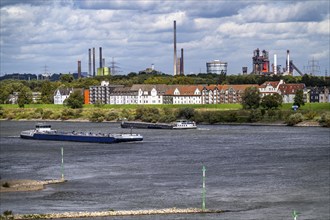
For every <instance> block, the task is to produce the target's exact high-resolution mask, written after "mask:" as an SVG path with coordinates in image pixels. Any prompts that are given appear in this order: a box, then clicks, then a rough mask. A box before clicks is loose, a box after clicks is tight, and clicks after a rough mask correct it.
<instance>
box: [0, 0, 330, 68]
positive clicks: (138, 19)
mask: <svg viewBox="0 0 330 220" xmlns="http://www.w3.org/2000/svg"><path fill="white" fill-rule="evenodd" d="M39 3H40V1H34V0H28V1H26V2H22V1H19V3H17V1H16V2H15V1H14V2H12V1H6V0H3V1H1V14H0V16H1V20H0V22H1V39H0V45H1V61H0V62H1V63H0V64H1V74H3V73H5V72H6V73H11V72H36V73H38V72H40V71H41V68H40V66H43V65H45V62H47V65H48V66H50V69H51V70H52V72H68V71H72V70H75V69H76V61H77V60H78V59H81V60H82V62H83V63H82V66H83V71H87V60H88V57H87V56H88V53H87V51H88V48H92V47H95V48H96V49H97V50H98V47H99V46H102V47H103V57H104V58H106V60H107V62H108V63H109V61H110V60H111V59H112V57H115V59H117V61H118V62H120V65H121V67H122V69H123V70H125V72H124V73H128V72H131V71H135V72H137V71H139V70H142V69H145V68H146V67H149V66H150V64H151V63H154V64H155V66H156V68H158V69H159V70H161V71H163V72H166V73H171V72H172V66H173V63H172V62H173V30H172V29H173V20H176V21H177V42H178V45H177V48H178V50H179V49H180V48H184V50H185V65H186V67H185V70H186V71H187V73H189V72H199V71H200V69H201V70H202V72H204V71H205V62H206V61H209V60H212V59H221V60H224V61H226V62H228V68H229V73H239V72H241V67H242V66H252V64H251V57H252V53H253V50H254V49H256V48H260V49H265V50H268V51H270V53H274V52H276V53H279V54H282V53H283V54H285V53H286V49H290V50H291V51H292V53H293V57H294V59H295V63H296V64H297V63H298V64H299V65H301V66H303V65H307V63H306V62H307V60H308V59H309V58H310V56H311V55H313V56H314V57H315V58H316V57H317V58H318V59H320V63H322V64H324V65H325V66H324V68H327V69H329V64H328V63H327V62H326V61H327V60H328V59H329V7H327V6H329V2H328V1H323V0H316V1H313V2H311V1H258V4H255V2H251V1H188V0H186V1H160V0H159V1H149V0H145V1H120V0H116V1H102V0H96V1H92V0H81V1H77V0H70V1H61V0H54V1H44V2H42V4H39ZM96 54H97V57H98V53H96ZM178 54H179V51H178ZM298 54H299V55H298ZM294 55H296V56H294ZM97 59H98V58H97ZM15 62H19V63H20V65H12V64H13V63H15ZM298 64H297V65H298ZM84 68H85V69H84Z"/></svg>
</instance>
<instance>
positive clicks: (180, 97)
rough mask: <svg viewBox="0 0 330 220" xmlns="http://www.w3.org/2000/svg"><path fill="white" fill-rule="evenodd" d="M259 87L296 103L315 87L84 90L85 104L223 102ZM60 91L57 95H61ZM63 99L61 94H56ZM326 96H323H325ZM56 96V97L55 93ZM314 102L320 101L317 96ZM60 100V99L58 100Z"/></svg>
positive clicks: (158, 86)
mask: <svg viewBox="0 0 330 220" xmlns="http://www.w3.org/2000/svg"><path fill="white" fill-rule="evenodd" d="M248 87H256V88H258V89H259V91H260V94H261V96H262V97H263V96H265V95H271V94H274V93H278V94H280V95H281V96H282V97H283V103H293V100H294V96H295V93H296V92H297V91H298V90H303V91H304V97H305V99H306V102H309V101H312V99H311V98H312V94H313V93H312V92H311V89H307V88H306V87H305V84H302V83H298V84H286V83H285V82H284V81H282V80H281V81H276V82H265V83H263V84H262V85H257V84H248V85H246V84H244V85H165V84H155V85H150V84H134V85H133V86H130V87H125V86H123V85H111V84H109V82H102V83H101V85H99V86H91V87H90V88H89V90H85V91H84V97H85V104H96V103H102V104H114V105H116V104H221V103H241V102H242V95H243V93H244V90H245V89H246V88H248ZM58 95H59V94H58V92H57V96H58ZM319 97H321V98H320V99H319V100H318V101H317V102H330V96H329V89H328V88H324V90H323V92H322V93H321V95H319ZM56 99H57V100H59V98H58V97H57V98H56ZM321 99H322V100H321ZM54 100H55V97H54ZM312 102H316V101H315V99H313V101H312ZM58 104H60V103H58Z"/></svg>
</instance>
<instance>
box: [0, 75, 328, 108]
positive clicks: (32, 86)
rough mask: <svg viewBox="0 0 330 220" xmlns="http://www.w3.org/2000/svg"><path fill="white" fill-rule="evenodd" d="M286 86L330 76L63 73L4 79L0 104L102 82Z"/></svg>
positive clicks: (45, 99)
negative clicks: (277, 83)
mask: <svg viewBox="0 0 330 220" xmlns="http://www.w3.org/2000/svg"><path fill="white" fill-rule="evenodd" d="M281 79H283V80H284V81H285V82H286V83H304V84H305V85H306V86H307V87H315V86H319V87H323V86H327V87H330V77H319V76H309V75H304V76H259V75H225V74H220V75H218V74H212V73H208V74H206V73H199V74H190V75H186V76H172V75H167V74H164V73H158V72H156V73H146V72H143V71H142V72H139V73H134V72H131V73H129V74H127V75H113V76H97V77H93V78H80V79H76V78H74V77H73V75H71V74H63V75H61V76H60V78H59V80H58V81H49V80H18V79H6V80H1V81H0V90H1V93H0V104H7V103H9V97H10V95H11V94H13V93H14V92H17V93H18V94H19V97H18V104H20V105H24V104H30V103H31V102H32V92H40V93H41V99H40V100H38V103H40V104H52V103H53V101H54V100H53V96H54V92H55V90H56V89H58V88H84V89H88V88H89V87H90V86H95V85H100V83H101V81H104V80H105V81H109V82H110V83H111V84H119V85H125V86H131V85H133V84H167V85H197V84H202V85H210V84H232V85H234V84H258V85H261V84H262V83H264V82H266V81H279V80H281Z"/></svg>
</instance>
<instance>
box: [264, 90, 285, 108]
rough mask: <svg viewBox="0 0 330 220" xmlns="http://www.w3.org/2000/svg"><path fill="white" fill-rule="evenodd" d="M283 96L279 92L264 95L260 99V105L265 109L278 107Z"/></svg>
mask: <svg viewBox="0 0 330 220" xmlns="http://www.w3.org/2000/svg"><path fill="white" fill-rule="evenodd" d="M282 102H283V98H282V96H281V95H280V94H278V93H275V94H273V95H266V96H264V97H263V98H262V99H261V103H260V105H261V106H262V107H264V108H265V109H272V108H275V109H276V108H278V107H280V106H281V105H282Z"/></svg>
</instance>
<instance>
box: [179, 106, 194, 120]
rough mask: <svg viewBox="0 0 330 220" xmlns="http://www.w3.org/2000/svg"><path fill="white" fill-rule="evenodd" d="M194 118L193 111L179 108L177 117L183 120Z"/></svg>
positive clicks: (188, 108) (187, 108)
mask: <svg viewBox="0 0 330 220" xmlns="http://www.w3.org/2000/svg"><path fill="white" fill-rule="evenodd" d="M194 116H195V109H193V108H190V107H186V108H179V111H178V114H177V117H178V118H184V119H192V118H193V117H194Z"/></svg>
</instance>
